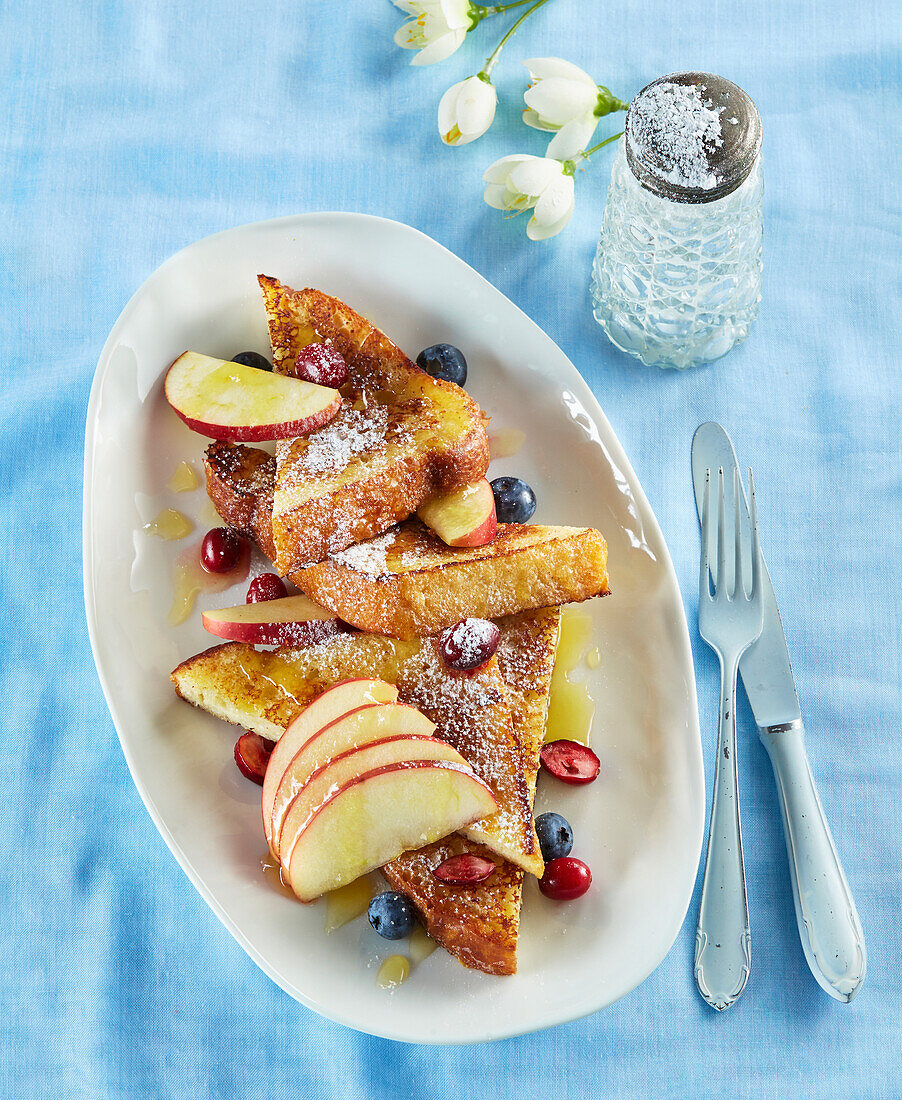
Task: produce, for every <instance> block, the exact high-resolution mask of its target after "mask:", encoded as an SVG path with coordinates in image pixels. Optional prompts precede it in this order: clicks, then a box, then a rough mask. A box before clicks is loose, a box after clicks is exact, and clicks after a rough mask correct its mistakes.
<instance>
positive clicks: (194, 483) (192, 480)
mask: <svg viewBox="0 0 902 1100" xmlns="http://www.w3.org/2000/svg"><path fill="white" fill-rule="evenodd" d="M199 484H200V482H199V481H198V478H197V472H196V471H195V469H194V467H193V466H192V465H191V463H190V462H180V463H179V464H178V466H176V468H175V473H173V475H172V477H171V478H170V479H169V488H170V490H171V491H172V492H173V493H193V492H194V490H195V489H196V488H197V487H198V485H199Z"/></svg>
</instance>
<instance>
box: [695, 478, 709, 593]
mask: <svg viewBox="0 0 902 1100" xmlns="http://www.w3.org/2000/svg"><path fill="white" fill-rule="evenodd" d="M710 505H711V470H710V469H707V470H705V495H704V496H703V497H702V552H701V567H700V569H699V576H698V592H699V599H701V598H702V597H703V596H704V597H710V593H711V587H710V585H709V583H708V543H709V542H710V541H711V539H710V536H711V507H710Z"/></svg>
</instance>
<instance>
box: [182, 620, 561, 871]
mask: <svg viewBox="0 0 902 1100" xmlns="http://www.w3.org/2000/svg"><path fill="white" fill-rule="evenodd" d="M356 677H374V678H377V679H380V680H386V681H388V682H389V683H393V684H396V685H397V687H398V698H399V700H400V701H401V702H404V703H409V704H410V705H411V706H415V707H417V708H418V709H419V710H421V711H422V712H423V713H424V714H425V715H426V716H427V717H428V718H430V719H431V720H432V721H433V722H435V724H436V727H437V728H436V733H435V736H436V737H440V738H442V739H443V740H445V741H447V742H448V743H449V744H450V745H452V746H453V747H454V748H455V749H457V751H458V752H459V753H460V754H461V755H462V756H463V757H464V759H466V760H467V762H468V763H469V764H470V765H471V767H472V768H473V770H474V771H475V772H476V774H477V775H478V776H479V777H480V778H481V779H483V780H484V781H485V782H486V783H487V784H488V786H489V787H490V788H491V790H492V793H493V794H494V795H495V798H496V799H497V801H498V805H499V810H498V813H496V814H493V815H492V816H491V817H488V818H485V819H484V820H482V821H478V822H476V823H475V824H473V825H471V826H469V827H468V828H467V829H466V830H465V833H466V835H467V836H468V837H469V838H471V839H473V840H476V841H477V842H479V843H481V844H485V845H486V847H488V848H491V849H492V851H494V852H496V853H497V854H498V855H500V856H502V857H504V858H506V859H509V860H511V862H513V863H515V864H516V865H517V866H518V867H521V868H523V869H524V870H526V871H529V872H530V873H531V874H535V875H541V874H542V869H543V863H542V857H541V854H540V851H539V844H538V840H537V838H536V834H535V827H534V825H533V818H532V806H531V802H530V796H529V785H528V783H527V780H526V776H525V767H524V759H523V748H522V745H521V743H520V738H519V736H518V735H517V734H516V733H515V731H514V728H513V723H512V719H511V711H510V707H509V705H508V701H507V694H506V690H505V685H504V681H503V679H502V677H501V672H500V670H499V666H498V662H497V660H496V659H495V658H492V660H491V661H489V662H488V664H487V665H485V666H484V667H483V668H482V669H479V670H478V671H476V672H473V673H454V672H451V671H450V670H448V669H446V668H445V666H444V664H443V663H442V661H441V658H440V657H439V655H438V652H437V651H436V648H435V643H434V642H433V641H432V640H431V639H428V638H425V639H415V640H411V641H401V640H398V639H392V638H384V637H379V636H376V635H372V634H369V635H368V634H344V635H341V636H335V637H333V638H330V639H329V640H328V641H324V642H320V643H318V644H317V645H312V646H309V647H305V648H287V647H283V648H279V649H275V650H257V649H254V647H253V646H250V645H247V644H245V643H242V642H229V643H226V644H225V645H219V646H214V647H213V648H212V649H208V650H206V651H204V652H203V653H199V654H197V655H196V656H195V657H191V658H189V659H188V660H187V661H184V662H182V664H180V665H179V666H178V667H177V668H176V669H175V670H174V671H173V673H172V681H173V683H174V684H175V689H176V692H177V693H178V694H179V695H180V696H181V697H182V698H183V699H185V700H187V701H188V702H189V703H193V704H195V705H196V706H199V707H202V708H203V709H204V710H207V711H209V712H210V713H211V714H214V715H216V717H218V718H223V719H225V721H227V722H233V723H236V724H238V725H241V726H244V727H245V728H246V729H249V730H252V731H253V732H255V733H259V734H260V735H261V736H263V737H266V738H268V739H270V740H278V739H279V737H281V736H282V733H283V732H284V731H285V728H286V727H287V726H288V724H289V722H291V720H292V719H293V718H294V717H295V716H296V715H297V714H299V713H300V711H301V710H303V708H304V707H305V706H306V705H307V704H308V703H309V702H310V701H311V700H312V699H313V698H314V697H315V696H316V695H319V694H320V693H321V692H322V691H324V690H325V688H327V687H329V686H330V685H332V684H336V683H338V682H339V681H341V680H347V679H353V678H356Z"/></svg>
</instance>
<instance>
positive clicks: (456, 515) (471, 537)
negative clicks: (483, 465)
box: [417, 477, 498, 546]
mask: <svg viewBox="0 0 902 1100" xmlns="http://www.w3.org/2000/svg"><path fill="white" fill-rule="evenodd" d="M417 515H418V516H419V517H420V519H421V520H422V521H423V523H425V524H426V526H427V527H430V528H431V529H432V530H433V531H435V533H436V534H437V535H438V537H439V538H440V539H441V540H442V542H445V543H447V544H448V546H488V544H489V543H490V542H491V541H492V539H493V538H494V537H495V529H496V528H497V526H498V521H497V519H496V518H495V494H494V493H493V492H492V487H491V485H490V484H489V483H488V481H487V480H486V478H484V477H483V478H480V479H479V481H474V482H473V484H472V485H467V486H466V488H464V489H457V490H456V491H455V492H453V493H442V494H441V495H440V496H437V497H432V499H431V500H427V501H426V503H425V504H421V505H420V507H419V508H418V509H417Z"/></svg>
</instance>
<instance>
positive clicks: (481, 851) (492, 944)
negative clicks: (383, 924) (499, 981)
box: [382, 835, 523, 975]
mask: <svg viewBox="0 0 902 1100" xmlns="http://www.w3.org/2000/svg"><path fill="white" fill-rule="evenodd" d="M463 854H471V855H476V856H486V857H488V858H489V859H493V858H494V860H495V863H496V867H495V870H494V871H493V872H492V874H491V875H490V876H489V878H488V879H486V881H485V882H483V883H480V884H479V885H478V886H469V887H454V886H443V885H442V884H441V883H440V882H439V881H438V879H436V877H435V876H434V875H433V873H432V872H433V869H434V868H435V867H437V866H438V865H439V864H440V863H443V862H444V861H445V860H446V859H450V858H451V857H452V856H459V855H463ZM382 873H383V874H384V875H385V877H386V878H387V879H388V881H389V883H390V884H391V886H392V887H393V888H394V889H395V890H398V891H399V892H400V893H402V894H405V895H406V896H407V897H408V898H409V899H410V901H411V902H412V903H413V907H414V909H415V910H416V912H417V916H418V917H419V918H420V921H421V922H422V924H423V926H424V928H425V929H426V931H427V932H428V933H429V935H430V936H431V937H432V938H433V939H434V940H435V942H436V943H438V944H441V946H442V947H444V948H445V950H446V951H449V952H450V953H451V954H452V955H454V956H456V957H457V958H458V959H460V961H461V962H462V963H463V964H464V966H469V967H471V968H472V969H474V970H481V971H483V973H485V974H498V975H502V974H516V972H517V939H518V937H519V932H520V901H521V895H522V892H523V871H522V870H521V869H520V868H519V867H517V866H515V865H514V864H513V863H510V862H509V861H508V860H506V859H502V860H498V858H497V856H495V855H494V853H493V852H491V851H490V850H489V849H488V848H484V847H483V846H482V845H481V844H476V843H474V842H473V841H472V840H468V839H467V838H466V837H464V836H459V835H455V836H449V837H445V839H444V840H438V841H436V842H435V844H429V845H427V846H426V847H425V848H420V849H419V850H418V851H416V852H406V853H405V854H404V855H403V856H401V857H400V858H399V859H395V860H392V862H391V863H387V864H386V865H385V866H384V867H383V868H382Z"/></svg>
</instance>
